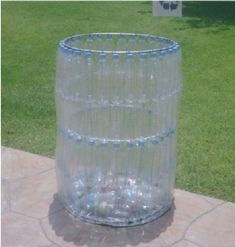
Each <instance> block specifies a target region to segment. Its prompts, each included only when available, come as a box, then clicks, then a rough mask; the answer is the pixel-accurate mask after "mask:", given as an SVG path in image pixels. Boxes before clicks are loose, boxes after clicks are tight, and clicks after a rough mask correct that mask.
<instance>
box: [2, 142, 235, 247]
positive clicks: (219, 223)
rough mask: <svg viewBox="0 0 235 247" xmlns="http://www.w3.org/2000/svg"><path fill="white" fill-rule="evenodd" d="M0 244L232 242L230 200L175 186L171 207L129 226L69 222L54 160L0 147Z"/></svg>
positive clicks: (185, 245)
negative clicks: (59, 194)
mask: <svg viewBox="0 0 235 247" xmlns="http://www.w3.org/2000/svg"><path fill="white" fill-rule="evenodd" d="M1 246H2V247H49V246H50V247H55V246H61V247H72V246H89V247H98V246H100V247H111V246H112V247H113V246H123V247H124V246H138V247H140V246H141V247H170V246H174V247H197V246H200V247H235V204H234V203H230V202H225V201H222V200H218V199H214V198H209V197H205V196H202V195H198V194H194V193H189V192H186V191H182V190H175V204H174V207H173V208H172V209H171V210H170V211H169V212H168V213H166V214H165V215H163V216H162V217H161V218H159V219H158V220H155V221H153V222H151V223H149V224H145V225H142V226H137V227H130V228H111V227H107V226H99V225H92V224H87V223H84V222H81V221H74V220H73V218H72V217H70V216H69V215H68V214H67V213H66V212H65V211H64V210H63V207H62V205H61V204H60V202H59V201H58V199H57V196H56V180H55V169H54V160H52V159H49V158H46V157H42V156H39V155H34V154H30V153H26V152H23V151H19V150H15V149H11V148H5V147H2V245H1Z"/></svg>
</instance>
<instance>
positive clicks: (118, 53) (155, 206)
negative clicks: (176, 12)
mask: <svg viewBox="0 0 235 247" xmlns="http://www.w3.org/2000/svg"><path fill="white" fill-rule="evenodd" d="M180 63H181V51H180V46H179V45H178V44H177V43H176V42H174V41H172V40H170V39H167V38H162V37H158V36H154V35H140V34H126V33H121V34H116V33H106V34H103V33H92V34H83V35H76V36H72V37H69V38H66V39H64V40H63V41H61V42H60V43H59V46H58V52H57V76H56V107H57V125H58V131H57V148H56V164H57V182H58V191H59V196H60V198H61V200H62V201H63V203H64V205H65V208H66V209H67V210H68V211H69V212H70V213H71V214H72V215H74V216H75V217H79V218H80V219H82V220H85V221H88V222H91V223H98V224H106V225H111V226H131V225H137V224H142V223H146V222H149V221H151V220H153V219H155V218H157V217H159V216H160V215H162V214H163V213H164V212H166V211H167V210H168V209H169V208H170V207H171V205H172V201H173V187H174V178H175V168H176V127H177V126H176V125H177V115H178V111H177V110H178V99H179V92H180V88H181V70H180V67H181V65H180Z"/></svg>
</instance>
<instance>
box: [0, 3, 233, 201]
mask: <svg viewBox="0 0 235 247" xmlns="http://www.w3.org/2000/svg"><path fill="white" fill-rule="evenodd" d="M151 8H152V5H151V3H149V2H3V3H2V144H3V145H5V146H10V147H14V148H19V149H23V150H26V151H29V152H33V153H39V154H42V155H47V156H51V157H53V156H54V149H55V133H56V119H55V104H54V78H55V54H56V47H57V43H58V41H59V40H61V39H63V38H64V37H67V36H69V35H72V34H76V33H87V32H108V31H111V32H139V33H153V34H160V35H162V36H166V37H170V38H172V39H174V40H176V41H178V42H179V43H180V44H181V46H182V51H183V73H184V86H183V92H182V100H181V113H180V119H179V132H178V133H179V134H178V167H177V179H176V185H177V187H178V188H182V189H185V190H189V191H194V192H199V193H203V194H207V195H211V196H214V197H218V198H222V199H226V200H229V201H234V202H235V192H234V191H235V190H234V188H235V97H234V93H235V27H234V24H235V17H234V12H235V3H233V2H230V3H229V2H227V3H226V2H224V3H222V2H217V3H215V2H211V3H208V2H184V9H183V10H184V12H183V13H184V17H183V18H174V17H153V16H152V13H151Z"/></svg>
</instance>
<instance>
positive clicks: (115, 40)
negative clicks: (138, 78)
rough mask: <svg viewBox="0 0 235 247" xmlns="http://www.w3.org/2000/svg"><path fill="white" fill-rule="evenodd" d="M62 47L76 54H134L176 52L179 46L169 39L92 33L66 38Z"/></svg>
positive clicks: (139, 35) (153, 36) (151, 36)
mask: <svg viewBox="0 0 235 247" xmlns="http://www.w3.org/2000/svg"><path fill="white" fill-rule="evenodd" d="M60 47H61V48H63V49H65V50H69V51H74V52H92V53H101V54H102V53H104V54H105V53H117V54H118V53H119V54H128V55H129V56H132V53H141V54H143V56H144V54H145V53H148V52H160V51H174V50H177V49H178V48H179V45H178V44H177V43H176V42H175V41H173V40H170V39H168V38H164V37H159V36H156V35H149V34H135V33H90V34H80V35H74V36H71V37H68V38H65V39H64V40H63V41H61V42H60Z"/></svg>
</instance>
